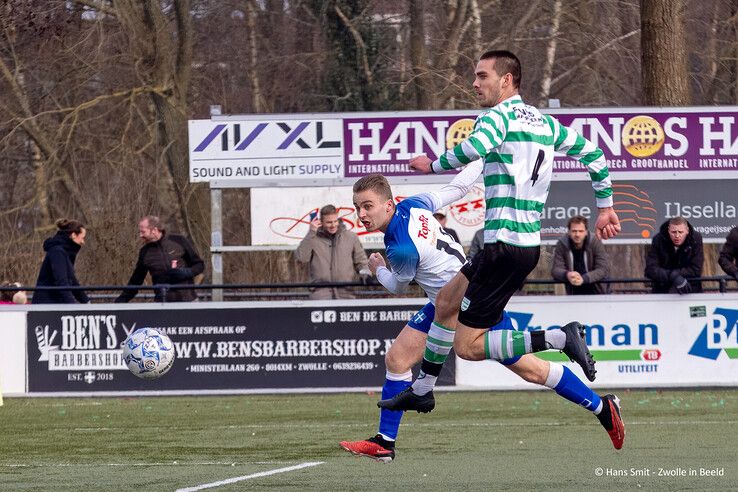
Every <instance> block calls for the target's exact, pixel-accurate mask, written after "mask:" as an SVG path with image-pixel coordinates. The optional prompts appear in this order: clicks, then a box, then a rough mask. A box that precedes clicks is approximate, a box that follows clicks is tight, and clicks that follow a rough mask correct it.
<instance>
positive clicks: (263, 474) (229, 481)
mask: <svg viewBox="0 0 738 492" xmlns="http://www.w3.org/2000/svg"><path fill="white" fill-rule="evenodd" d="M322 464H323V461H311V462H307V463H300V464H299V465H295V466H288V467H286V468H277V469H276V470H269V471H265V472H259V473H252V474H251V475H244V476H242V477H233V478H228V479H226V480H219V481H217V482H211V483H206V484H202V485H196V486H194V487H187V488H184V489H177V490H176V492H195V491H197V490H203V489H212V488H214V487H220V486H221V485H230V484H232V483H236V482H242V481H244V480H250V479H252V478H259V477H268V476H269V475H276V474H278V473H286V472H289V471H295V470H300V469H302V468H309V467H311V466H318V465H322Z"/></svg>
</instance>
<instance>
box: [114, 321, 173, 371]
mask: <svg viewBox="0 0 738 492" xmlns="http://www.w3.org/2000/svg"><path fill="white" fill-rule="evenodd" d="M123 362H125V364H126V365H127V366H128V369H129V370H130V371H131V372H132V373H133V375H134V376H137V377H139V378H141V379H156V378H158V377H161V376H163V375H164V374H166V372H167V371H168V370H169V369H171V368H172V364H173V363H174V344H172V340H170V338H169V337H168V336H166V335H165V334H163V333H161V332H160V331H158V330H155V329H153V328H139V329H138V330H136V331H134V332H133V333H131V334H130V335H129V336H128V338H126V340H125V341H124V342H123Z"/></svg>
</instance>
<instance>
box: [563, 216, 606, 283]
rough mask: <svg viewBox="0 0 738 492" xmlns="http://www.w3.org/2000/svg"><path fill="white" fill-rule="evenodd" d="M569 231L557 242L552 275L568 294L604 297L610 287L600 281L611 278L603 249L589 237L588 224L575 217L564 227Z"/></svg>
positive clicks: (594, 239)
mask: <svg viewBox="0 0 738 492" xmlns="http://www.w3.org/2000/svg"><path fill="white" fill-rule="evenodd" d="M566 227H567V229H568V232H567V234H565V235H564V236H563V237H562V238H560V239H559V241H558V242H557V243H556V248H555V249H554V257H553V266H552V267H551V276H552V277H553V278H554V280H558V281H559V282H564V285H565V287H566V293H567V294H569V295H572V294H573V295H581V294H607V293H608V292H610V289H609V284H605V283H601V282H600V280H603V279H605V278H607V276H608V275H610V260H609V259H608V257H607V253H606V252H605V246H604V245H603V244H602V242H601V241H600V240H599V239H597V238H596V237H594V236H591V235H590V234H589V230H588V227H589V221H588V220H587V218H586V217H583V216H581V215H575V216H574V217H572V218H570V219H569V222H568V223H567V225H566Z"/></svg>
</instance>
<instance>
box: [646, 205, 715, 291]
mask: <svg viewBox="0 0 738 492" xmlns="http://www.w3.org/2000/svg"><path fill="white" fill-rule="evenodd" d="M703 261H704V252H703V249H702V235H701V234H700V233H699V232H697V231H695V230H694V228H693V227H692V224H690V223H689V222H687V219H685V218H684V217H674V218H672V219H669V220H667V221H666V222H664V223H663V224H661V229H660V231H659V233H658V234H656V235H655V236H654V237H653V240H652V241H651V250H650V251H649V252H648V257H647V258H646V277H648V278H650V279H651V280H653V287H652V290H653V292H654V293H655V294H666V293H669V292H671V293H673V292H677V293H679V294H689V293H690V292H702V282H700V281H699V280H687V279H688V278H689V277H700V276H702V263H703Z"/></svg>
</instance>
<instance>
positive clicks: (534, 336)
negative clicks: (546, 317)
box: [530, 330, 548, 352]
mask: <svg viewBox="0 0 738 492" xmlns="http://www.w3.org/2000/svg"><path fill="white" fill-rule="evenodd" d="M530 349H531V352H541V351H542V350H548V346H547V345H546V332H545V331H544V330H536V331H531V332H530Z"/></svg>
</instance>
